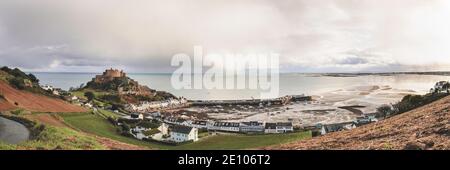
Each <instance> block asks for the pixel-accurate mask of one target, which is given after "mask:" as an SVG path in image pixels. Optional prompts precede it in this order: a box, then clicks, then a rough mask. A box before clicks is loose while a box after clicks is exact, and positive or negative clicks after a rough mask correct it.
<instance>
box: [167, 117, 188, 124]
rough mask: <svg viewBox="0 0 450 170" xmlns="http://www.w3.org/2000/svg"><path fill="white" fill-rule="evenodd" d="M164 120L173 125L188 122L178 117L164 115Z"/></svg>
mask: <svg viewBox="0 0 450 170" xmlns="http://www.w3.org/2000/svg"><path fill="white" fill-rule="evenodd" d="M164 122H165V123H168V124H173V125H184V126H185V125H188V124H189V123H187V122H186V120H184V119H181V118H178V117H166V118H164Z"/></svg>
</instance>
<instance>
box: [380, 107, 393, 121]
mask: <svg viewBox="0 0 450 170" xmlns="http://www.w3.org/2000/svg"><path fill="white" fill-rule="evenodd" d="M392 111H393V110H392V106H390V105H387V104H385V105H382V106H380V107H378V108H377V112H378V113H380V114H381V115H382V116H383V117H384V118H386V117H387V116H388V115H389V114H391V113H392Z"/></svg>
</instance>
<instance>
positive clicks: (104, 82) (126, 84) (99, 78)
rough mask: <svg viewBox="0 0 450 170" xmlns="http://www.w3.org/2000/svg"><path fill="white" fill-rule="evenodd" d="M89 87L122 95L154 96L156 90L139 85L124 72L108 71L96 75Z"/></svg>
mask: <svg viewBox="0 0 450 170" xmlns="http://www.w3.org/2000/svg"><path fill="white" fill-rule="evenodd" d="M87 86H88V87H90V88H94V89H102V90H116V91H117V92H118V94H120V95H144V96H151V95H154V93H155V90H153V89H150V88H149V87H147V86H142V85H139V83H138V82H137V81H135V80H133V79H130V78H129V77H127V74H126V73H125V72H124V71H123V70H118V69H112V68H110V69H107V70H105V71H104V72H103V74H101V75H96V76H95V77H94V78H92V81H91V82H89V83H88V84H87Z"/></svg>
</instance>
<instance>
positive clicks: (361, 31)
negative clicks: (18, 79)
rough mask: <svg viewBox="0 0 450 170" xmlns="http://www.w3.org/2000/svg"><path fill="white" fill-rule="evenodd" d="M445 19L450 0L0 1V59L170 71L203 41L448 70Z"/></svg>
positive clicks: (39, 66)
mask: <svg viewBox="0 0 450 170" xmlns="http://www.w3.org/2000/svg"><path fill="white" fill-rule="evenodd" d="M449 20H450V1H448V0H336V1H331V0H276V1H274V0H267V1H263V0H261V1H252V0H248V1H245V0H235V1H230V0H219V1H216V0H195V1H194V0H191V1H189V0H188V1H181V0H180V1H168V0H159V1H151V0H145V1H144V0H142V1H139V0H135V1H123V0H76V1H75V0H70V1H69V0H33V1H29V0H2V1H0V65H8V66H12V67H20V68H22V69H25V70H29V71H77V72H83V71H86V72H92V71H93V72H99V71H101V70H102V69H104V68H107V67H120V68H123V69H126V70H127V71H130V72H169V71H171V70H173V69H174V68H173V67H170V60H171V57H172V56H173V55H174V54H176V53H188V54H191V53H192V52H193V46H194V45H202V46H203V48H204V49H205V52H206V53H208V52H224V53H225V52H227V53H244V54H245V53H248V52H257V53H262V52H276V53H279V54H280V55H281V59H280V62H281V65H282V66H281V68H282V71H294V72H354V71H362V72H364V71H413V70H417V69H421V70H422V71H426V70H444V69H448V67H447V65H449V64H450V60H449V58H450V22H449ZM419 71H420V70H419Z"/></svg>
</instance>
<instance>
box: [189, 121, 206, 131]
mask: <svg viewBox="0 0 450 170" xmlns="http://www.w3.org/2000/svg"><path fill="white" fill-rule="evenodd" d="M190 126H191V127H195V128H197V129H207V128H208V122H207V121H203V120H194V121H192V122H191V123H190Z"/></svg>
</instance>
